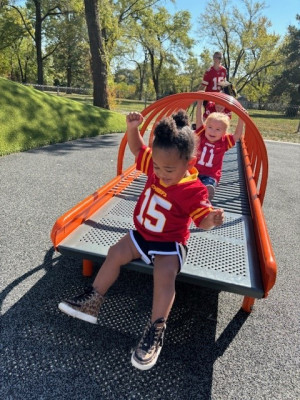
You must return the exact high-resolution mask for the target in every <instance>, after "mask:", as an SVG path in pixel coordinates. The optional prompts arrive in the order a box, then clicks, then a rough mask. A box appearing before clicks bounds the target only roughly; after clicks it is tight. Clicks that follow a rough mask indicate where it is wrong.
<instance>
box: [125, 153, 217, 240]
mask: <svg viewBox="0 0 300 400" xmlns="http://www.w3.org/2000/svg"><path fill="white" fill-rule="evenodd" d="M136 168H137V169H138V170H140V171H142V172H144V173H145V174H146V175H147V176H148V179H147V182H146V185H145V188H144V190H143V192H142V194H141V195H140V197H139V199H138V201H137V204H136V207H135V209H134V214H133V220H134V224H135V227H136V229H137V230H138V232H139V233H140V234H141V235H142V236H143V237H144V239H145V240H150V241H154V242H155V241H156V242H157V241H161V242H173V241H174V242H179V243H183V244H186V242H187V240H188V238H189V236H190V231H189V226H190V224H191V222H192V220H193V221H194V223H195V225H196V226H199V224H200V221H201V220H202V219H203V218H204V217H205V216H207V215H208V214H209V213H210V211H211V210H212V207H211V204H210V202H209V200H208V194H207V189H206V187H205V186H204V185H203V184H202V183H201V182H200V180H199V179H198V171H197V169H196V168H194V167H193V168H192V169H191V171H190V173H191V175H189V176H187V177H186V178H183V179H182V180H181V181H180V182H179V183H177V184H176V185H171V186H166V185H165V184H164V183H163V182H161V181H160V179H158V178H157V176H156V175H155V173H154V170H153V161H152V150H151V149H150V148H149V147H146V146H143V148H142V149H141V151H140V153H139V155H138V157H137V165H136Z"/></svg>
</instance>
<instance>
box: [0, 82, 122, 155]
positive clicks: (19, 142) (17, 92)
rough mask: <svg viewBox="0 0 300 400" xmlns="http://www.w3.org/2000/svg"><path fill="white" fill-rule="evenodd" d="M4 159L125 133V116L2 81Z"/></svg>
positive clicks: (0, 118) (1, 151)
mask: <svg viewBox="0 0 300 400" xmlns="http://www.w3.org/2000/svg"><path fill="white" fill-rule="evenodd" d="M0 92H1V96H0V155H5V154H10V153H14V152H19V151H24V150H29V149H32V148H37V147H41V146H44V145H47V144H51V143H58V142H66V141H68V140H72V139H77V138H80V137H88V136H97V135H103V134H107V133H112V132H125V130H126V121H125V116H124V115H122V114H120V113H118V112H115V111H108V110H104V109H100V108H98V107H93V106H90V105H89V104H84V103H80V102H76V101H73V100H70V99H68V98H63V97H60V96H53V95H51V94H48V93H43V92H40V91H38V90H35V89H33V88H30V87H27V86H23V85H20V84H17V83H14V82H11V81H9V80H6V79H3V78H0Z"/></svg>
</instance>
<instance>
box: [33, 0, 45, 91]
mask: <svg viewBox="0 0 300 400" xmlns="http://www.w3.org/2000/svg"><path fill="white" fill-rule="evenodd" d="M34 5H35V15H36V20H35V33H34V39H35V46H36V63H37V83H38V84H39V85H43V84H44V71H43V56H42V14H41V3H40V1H35V2H34Z"/></svg>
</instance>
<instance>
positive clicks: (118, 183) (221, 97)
mask: <svg viewBox="0 0 300 400" xmlns="http://www.w3.org/2000/svg"><path fill="white" fill-rule="evenodd" d="M197 100H208V101H214V102H217V103H219V104H221V105H223V106H225V107H226V108H228V109H229V110H231V111H233V112H234V113H235V114H237V115H238V116H239V117H240V118H242V119H243V121H244V122H245V135H244V136H243V137H242V139H241V145H242V155H243V161H244V170H245V177H246V182H247V191H248V198H249V202H250V208H251V215H252V220H253V226H254V233H255V239H256V244H257V251H258V256H259V261H260V267H261V274H262V279H263V283H264V292H265V297H266V296H267V295H268V292H269V291H270V289H271V288H272V287H273V286H274V283H275V280H276V273H277V267H276V262H275V257H274V253H273V249H272V245H271V241H270V237H269V234H268V230H267V226H266V222H265V218H264V214H263V211H262V203H263V200H264V196H265V192H266V187H267V180H268V156H267V150H266V147H265V144H264V141H263V138H262V136H261V134H260V132H259V130H258V129H257V127H256V125H255V124H254V122H253V121H252V120H251V118H250V117H249V115H248V114H247V112H245V110H244V109H243V107H242V106H241V105H240V103H239V102H238V101H237V100H236V99H235V98H233V97H229V96H227V95H225V94H221V93H212V92H211V93H209V92H189V93H180V94H174V95H171V96H167V97H164V98H162V99H160V100H158V101H156V102H154V103H152V104H151V105H149V106H148V107H146V108H145V109H144V110H143V111H142V115H143V116H144V123H143V125H142V127H141V130H140V132H141V135H142V136H143V135H144V133H145V132H146V130H148V129H151V131H150V137H149V144H150V145H151V143H152V138H153V131H154V127H155V125H156V123H157V122H158V121H159V120H160V119H161V118H162V117H163V116H168V115H171V114H172V113H174V112H176V111H177V110H178V109H180V108H183V109H188V108H189V107H190V106H191V105H192V104H194V102H196V101H197ZM126 146H127V134H126V132H125V134H124V136H123V138H122V140H121V143H120V146H119V152H118V160H117V176H116V177H115V178H114V179H112V180H111V181H110V182H109V183H107V184H106V185H104V186H103V187H101V188H100V189H99V190H98V191H96V192H95V193H93V194H92V195H90V196H88V197H87V198H86V199H85V200H83V201H82V202H81V203H79V204H78V205H77V206H75V207H73V208H72V209H71V210H70V211H69V212H67V213H66V214H64V215H63V216H61V217H60V218H59V219H58V220H57V221H56V223H55V225H54V227H53V229H52V232H51V239H52V242H53V245H54V247H55V248H57V246H58V244H59V243H60V242H61V240H63V239H64V238H65V237H67V236H68V235H69V234H70V233H71V232H72V231H73V230H74V229H76V228H77V227H78V226H79V225H80V224H81V223H83V222H84V221H85V220H86V219H87V218H89V216H90V215H92V214H93V213H94V212H95V211H96V210H98V209H99V208H100V207H102V206H103V204H105V203H106V202H107V201H108V200H109V199H110V198H111V197H112V196H114V195H115V194H117V193H120V192H121V191H122V190H123V189H124V188H125V187H126V186H128V185H129V183H130V182H132V180H134V179H135V177H136V176H137V175H135V176H134V175H133V176H131V175H130V174H132V173H133V171H134V170H135V164H134V165H132V166H131V167H129V168H128V169H127V170H126V171H123V159H124V154H125V150H126ZM137 174H139V173H138V172H137ZM253 302H254V299H252V298H248V297H245V300H244V303H243V308H244V309H245V310H246V311H250V309H251V307H252V305H253Z"/></svg>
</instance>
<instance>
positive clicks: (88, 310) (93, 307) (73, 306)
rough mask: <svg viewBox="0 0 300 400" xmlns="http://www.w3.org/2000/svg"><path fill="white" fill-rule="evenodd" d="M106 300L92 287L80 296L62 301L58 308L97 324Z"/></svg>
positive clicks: (72, 315)
mask: <svg viewBox="0 0 300 400" xmlns="http://www.w3.org/2000/svg"><path fill="white" fill-rule="evenodd" d="M104 300H105V299H104V297H103V296H101V294H99V293H98V292H97V291H96V289H94V288H93V287H91V288H88V289H86V290H85V291H84V293H82V294H80V295H79V296H76V297H73V298H72V299H68V300H64V301H62V302H61V303H59V305H58V308H59V309H60V311H62V312H64V313H65V314H68V315H70V316H71V317H74V318H78V319H81V320H83V321H86V322H90V323H91V324H97V318H98V314H99V310H100V307H101V306H102V304H103V303H104Z"/></svg>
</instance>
